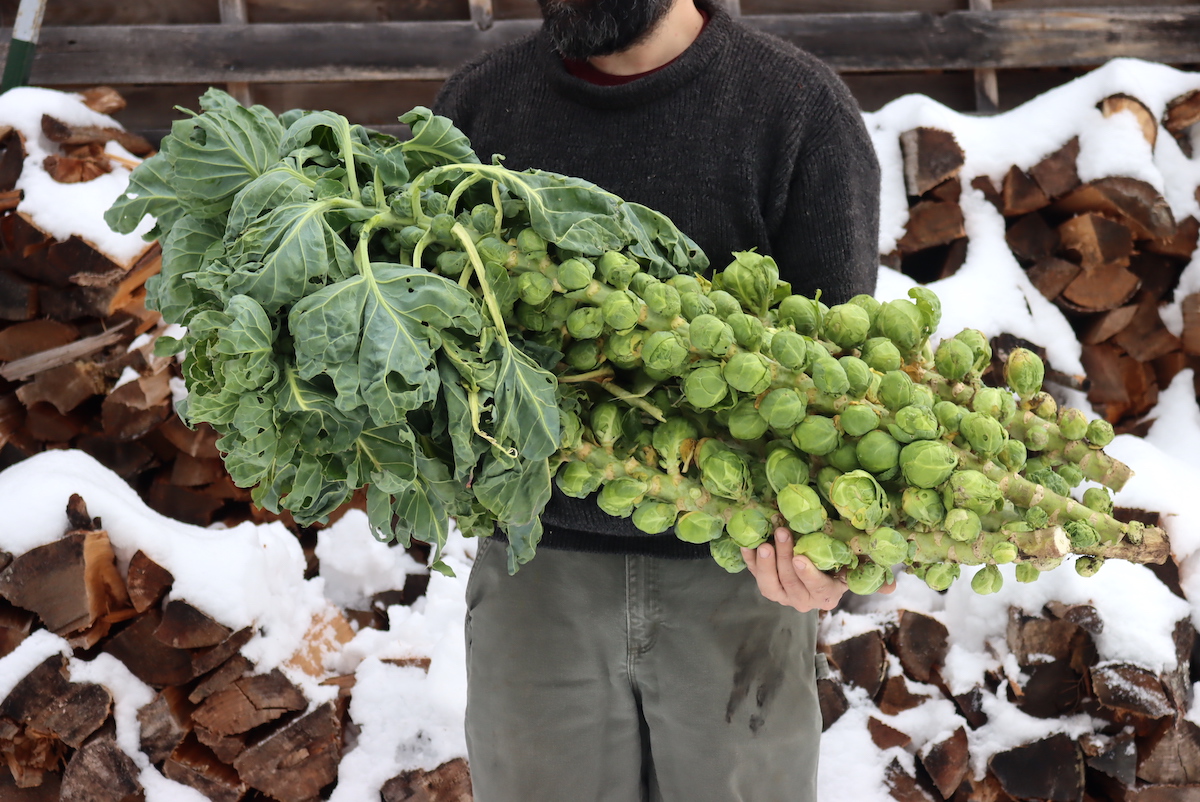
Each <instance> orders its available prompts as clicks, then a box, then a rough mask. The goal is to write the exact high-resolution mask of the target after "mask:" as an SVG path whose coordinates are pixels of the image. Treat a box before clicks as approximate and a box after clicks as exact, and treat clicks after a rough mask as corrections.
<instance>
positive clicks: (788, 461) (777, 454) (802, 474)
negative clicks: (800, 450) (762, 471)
mask: <svg viewBox="0 0 1200 802" xmlns="http://www.w3.org/2000/svg"><path fill="white" fill-rule="evenodd" d="M766 471H767V483H768V484H770V485H771V489H772V490H774V491H775V493H776V494H778V493H779V491H781V490H782V489H783V488H785V487H787V486H788V485H807V484H808V461H807V460H805V459H803V458H801V457H800V456H799V455H797V454H795V453H794V452H792V451H790V450H788V449H786V448H777V449H775V450H774V451H772V452H771V454H770V455H769V456H768V457H767V466H766Z"/></svg>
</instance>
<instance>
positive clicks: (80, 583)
mask: <svg viewBox="0 0 1200 802" xmlns="http://www.w3.org/2000/svg"><path fill="white" fill-rule="evenodd" d="M67 517H68V521H69V526H70V529H69V531H68V532H66V534H64V535H63V537H62V538H60V539H59V540H56V541H53V542H51V543H48V544H46V545H44V546H39V547H37V548H34V549H31V550H29V551H27V552H25V553H24V554H20V555H16V556H13V555H10V554H3V553H0V567H2V569H0V658H3V657H5V656H7V655H9V654H11V653H12V652H13V651H14V650H15V649H16V648H17V647H18V646H20V645H21V643H23V642H24V641H25V640H26V639H27V638H29V637H31V636H33V635H34V634H35V633H36V632H37V631H38V630H48V631H49V632H51V633H53V634H54V635H57V636H59V637H61V638H63V639H65V641H66V642H67V644H69V647H70V649H71V650H73V657H74V659H73V660H72V661H71V662H72V663H73V664H74V663H78V662H86V661H90V660H93V659H95V658H96V657H98V656H99V655H102V654H103V655H110V656H111V657H113V658H116V660H118V661H120V662H121V663H122V664H124V666H125V667H126V668H127V669H129V671H130V672H131V673H132V674H133V675H134V676H135V677H136V678H137V679H139V680H141V682H143V683H145V684H146V685H148V686H150V687H151V688H153V689H154V690H155V692H156V695H155V697H154V699H153V701H152V702H150V703H149V704H147V705H145V706H143V707H142V708H141V709H140V710H138V712H137V721H138V724H139V726H140V750H141V752H142V753H143V754H144V755H145V756H146V757H147V758H148V759H149V762H150V763H151V764H153V765H155V766H156V767H158V768H159V769H160V770H161V771H162V773H163V774H164V775H165V776H166V777H167V778H169V779H171V780H174V781H175V782H178V783H181V784H183V785H187V786H190V787H192V788H195V789H196V790H198V791H199V792H200V793H202V794H203V795H204V796H206V797H208V798H209V799H212V800H215V801H216V802H238V800H265V799H273V800H277V801H278V802H309V800H315V799H318V798H319V797H320V794H321V792H322V789H327V788H328V787H329V786H331V785H332V784H333V783H334V782H335V780H336V779H337V769H338V763H339V761H340V759H341V755H342V753H343V750H344V749H346V748H347V745H348V744H349V743H352V741H353V738H354V734H355V731H356V728H355V725H354V723H353V722H352V721H351V720H350V718H349V716H348V713H347V709H348V705H349V700H350V696H351V694H352V692H353V687H354V676H353V675H350V676H340V677H339V676H335V677H325V674H324V670H323V668H322V665H321V663H322V658H323V656H324V654H325V653H327V652H329V651H331V650H336V649H337V648H338V647H340V646H341V645H342V644H344V643H346V642H348V641H349V640H350V638H351V637H352V636H353V632H352V631H351V628H350V626H349V624H348V622H347V620H346V618H345V617H343V616H342V614H341V612H340V611H337V610H336V609H331V611H330V612H329V614H327V615H325V616H323V617H321V618H320V620H316V621H314V624H313V627H312V629H311V631H310V633H309V636H308V637H307V638H306V640H305V643H304V645H303V646H302V647H301V649H299V650H298V651H297V653H296V654H295V655H293V657H292V658H291V659H290V660H289V661H288V662H287V664H286V665H285V668H287V669H289V671H288V672H286V673H291V674H292V675H293V676H296V674H295V672H296V671H299V672H303V673H304V674H307V675H309V676H311V677H313V678H314V679H322V678H323V677H325V678H324V682H323V683H322V684H324V685H328V686H333V687H335V688H336V689H337V695H336V698H335V699H334V700H333V701H325V702H322V703H319V704H317V703H314V702H312V701H310V700H309V699H308V698H307V697H306V695H305V693H304V691H303V690H302V688H301V687H300V686H298V685H297V684H296V683H294V682H292V681H291V680H289V679H288V677H287V676H286V674H285V672H284V671H281V670H279V669H274V670H272V671H269V672H261V673H260V672H259V670H258V668H257V667H256V666H255V664H254V663H253V662H251V661H250V660H249V659H247V658H246V657H245V656H244V655H243V654H241V649H242V647H243V646H244V645H245V644H246V643H247V642H248V641H249V640H250V638H251V636H252V634H253V632H252V630H251V629H249V628H243V629H240V630H237V631H234V630H233V629H232V628H231V627H228V626H225V625H224V624H222V623H221V622H219V621H217V620H214V619H213V618H212V617H210V616H209V615H207V614H206V613H205V612H204V611H202V610H200V609H197V608H196V607H195V606H193V605H191V604H189V603H188V602H187V600H186V599H182V598H175V597H172V596H171V595H170V593H171V588H172V584H173V582H174V578H173V577H172V576H171V574H170V573H169V572H168V571H167V570H165V569H164V568H162V567H161V566H159V565H157V564H156V563H155V562H153V561H152V560H151V559H150V558H148V557H147V556H146V555H145V553H143V552H142V551H138V552H136V553H135V554H134V555H133V557H132V559H131V560H130V561H129V564H128V565H127V566H121V567H122V568H123V570H118V564H117V559H116V556H115V554H114V551H113V547H112V544H111V542H110V540H109V536H108V533H107V532H106V531H105V530H104V529H101V528H100V521H99V519H92V518H91V517H89V515H88V512H87V508H86V506H85V503H84V501H83V499H82V498H80V497H79V496H78V495H76V496H72V498H71V501H70V504H69V505H68V508H67ZM123 574H124V576H125V578H124V579H123V578H122V575H123ZM411 601H412V600H411V599H410V600H409V603H411ZM393 603H394V602H393ZM360 621H362V622H363V625H366V626H371V625H373V624H372V622H371V621H370V619H369V618H368V617H363V616H361V615H360ZM405 664H406V665H418V666H420V665H421V661H420V660H419V659H417V660H409V661H408V662H407V663H405ZM428 665H429V661H428V659H427V658H426V659H425V661H424V668H425V669H426V670H428ZM69 677H70V671H69V667H68V657H66V656H64V655H63V654H61V653H56V654H53V655H51V656H50V657H48V658H46V659H45V660H43V661H42V662H41V663H40V664H39V665H37V666H36V667H34V668H33V669H32V670H31V671H30V672H29V673H28V674H27V675H26V676H25V677H24V678H23V679H21V680H20V681H19V682H17V684H16V686H15V687H14V688H13V689H12V692H11V693H9V694H8V696H7V697H6V698H4V699H3V700H2V701H0V761H3V762H4V763H5V764H7V769H8V771H7V772H5V771H0V799H9V798H17V799H22V800H25V799H29V800H43V799H45V800H51V799H53V800H58V799H62V800H89V802H123V800H132V799H136V798H140V796H139V794H140V793H141V792H142V786H141V784H140V782H139V779H138V776H139V773H140V771H141V769H139V767H138V765H137V763H136V762H135V761H134V759H133V757H132V756H131V755H129V754H127V753H126V752H125V751H123V749H122V746H121V745H120V744H119V743H118V734H119V733H118V730H117V727H116V722H115V720H114V694H113V692H112V691H111V690H110V689H108V688H105V687H104V686H102V685H99V684H95V683H89V682H72V681H71V680H70V678H69ZM469 788H470V785H469V779H468V778H467V773H466V767H465V763H464V761H462V760H461V759H460V760H456V761H451V762H449V763H446V764H444V765H443V766H441V767H438V768H437V769H435V770H433V771H429V772H423V771H414V772H407V773H405V774H402V775H400V776H398V777H396V778H393V779H392V780H391V781H389V783H388V784H387V785H386V786H385V787H384V789H383V794H382V799H383V800H384V802H404V801H405V800H408V801H409V802H413V801H415V800H426V801H427V802H469V800H470V794H469ZM6 789H7V790H6ZM16 789H24V790H21V791H18V790H16ZM18 793H20V794H22V795H20V796H18V795H17V794H18Z"/></svg>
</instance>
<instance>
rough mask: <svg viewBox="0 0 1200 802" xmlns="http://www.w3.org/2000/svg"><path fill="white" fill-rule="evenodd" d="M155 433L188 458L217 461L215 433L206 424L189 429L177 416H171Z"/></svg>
mask: <svg viewBox="0 0 1200 802" xmlns="http://www.w3.org/2000/svg"><path fill="white" fill-rule="evenodd" d="M157 431H158V432H159V433H161V434H162V435H163V436H164V437H165V438H166V439H167V440H168V441H169V442H170V443H171V445H173V446H175V447H176V448H178V449H179V450H180V451H182V452H183V453H185V454H187V455H188V456H191V457H197V458H201V459H219V458H220V456H221V452H220V451H218V450H217V433H216V431H215V430H214V429H213V428H212V427H211V426H209V425H208V424H207V423H201V424H198V425H197V426H196V428H195V429H189V428H188V427H187V424H185V423H184V422H183V421H182V420H180V419H179V418H178V417H177V416H172V417H170V418H167V420H165V421H163V424H162V426H159V427H158V429H157Z"/></svg>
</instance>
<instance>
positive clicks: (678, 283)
mask: <svg viewBox="0 0 1200 802" xmlns="http://www.w3.org/2000/svg"><path fill="white" fill-rule="evenodd" d="M667 284H669V285H671V286H672V287H674V288H675V289H677V290H678V291H679V292H680V294H682V293H685V292H703V291H704V288H703V287H702V286H701V285H700V281H699V280H698V279H697V278H696V277H695V276H689V275H687V274H686V273H679V274H678V275H674V276H671V278H670V279H668V280H667Z"/></svg>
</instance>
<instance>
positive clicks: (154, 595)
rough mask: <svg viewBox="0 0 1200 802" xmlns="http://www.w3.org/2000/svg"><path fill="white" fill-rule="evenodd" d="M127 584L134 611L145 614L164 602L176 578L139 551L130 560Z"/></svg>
mask: <svg viewBox="0 0 1200 802" xmlns="http://www.w3.org/2000/svg"><path fill="white" fill-rule="evenodd" d="M126 582H127V584H128V588H129V601H130V603H131V604H132V605H133V609H135V610H137V611H138V612H139V613H144V612H145V611H146V610H148V609H150V608H151V607H154V606H157V605H158V603H159V602H160V601H162V599H163V597H164V596H166V595H167V591H169V590H170V589H171V585H172V584H173V583H174V582H175V577H173V576H171V572H170V571H168V570H167V569H166V568H163V567H162V566H161V565H159V564H158V563H156V562H154V561H153V560H151V559H150V558H149V557H147V556H146V553H145V552H144V551H142V550H141V549H138V550H137V551H136V552H134V555H133V557H132V558H130V560H129V570H128V571H127V572H126Z"/></svg>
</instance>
